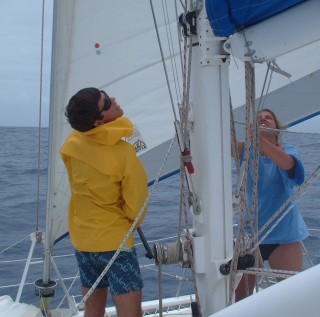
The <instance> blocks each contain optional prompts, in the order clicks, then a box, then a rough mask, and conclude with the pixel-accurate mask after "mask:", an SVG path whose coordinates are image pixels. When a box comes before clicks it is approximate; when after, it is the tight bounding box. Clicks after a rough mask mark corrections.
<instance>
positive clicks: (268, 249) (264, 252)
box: [259, 243, 279, 261]
mask: <svg viewBox="0 0 320 317" xmlns="http://www.w3.org/2000/svg"><path fill="white" fill-rule="evenodd" d="M278 246H279V243H275V244H260V245H259V249H260V253H261V256H262V259H263V261H267V260H269V256H270V254H271V253H272V252H273V251H274V250H275V249H276V248H277V247H278Z"/></svg>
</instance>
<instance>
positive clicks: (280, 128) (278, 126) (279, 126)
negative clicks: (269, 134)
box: [258, 108, 286, 143]
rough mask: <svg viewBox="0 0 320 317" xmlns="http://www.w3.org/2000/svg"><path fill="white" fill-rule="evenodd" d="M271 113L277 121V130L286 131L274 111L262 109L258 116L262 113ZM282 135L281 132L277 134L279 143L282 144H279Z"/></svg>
mask: <svg viewBox="0 0 320 317" xmlns="http://www.w3.org/2000/svg"><path fill="white" fill-rule="evenodd" d="M264 111H265V112H269V113H270V114H271V115H272V117H273V119H274V121H275V123H276V128H277V129H279V130H284V129H285V128H286V127H285V126H284V125H282V124H281V123H280V121H279V119H278V118H277V116H276V114H275V113H274V112H273V111H272V110H270V109H268V108H263V109H261V110H260V111H259V113H258V115H259V114H260V113H261V112H264ZM280 133H281V131H279V132H278V133H277V139H276V140H277V143H280V142H279V140H280Z"/></svg>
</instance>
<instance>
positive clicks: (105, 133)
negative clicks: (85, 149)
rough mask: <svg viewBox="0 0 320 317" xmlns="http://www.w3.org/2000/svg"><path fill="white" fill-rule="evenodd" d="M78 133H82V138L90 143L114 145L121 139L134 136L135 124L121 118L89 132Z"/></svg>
mask: <svg viewBox="0 0 320 317" xmlns="http://www.w3.org/2000/svg"><path fill="white" fill-rule="evenodd" d="M77 133H80V136H81V137H84V138H87V139H88V140H90V142H93V143H98V144H104V145H113V144H116V143H117V142H118V141H119V140H120V139H121V138H123V137H129V136H131V135H132V133H133V124H132V122H131V121H130V120H129V119H128V118H125V117H120V118H117V119H116V120H114V121H111V122H108V123H105V124H102V125H99V126H98V127H96V128H94V129H91V130H89V131H86V132H77Z"/></svg>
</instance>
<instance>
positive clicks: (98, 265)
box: [75, 248, 143, 295]
mask: <svg viewBox="0 0 320 317" xmlns="http://www.w3.org/2000/svg"><path fill="white" fill-rule="evenodd" d="M75 254H76V258H77V261H78V266H79V271H80V280H81V284H82V286H83V287H86V288H91V286H92V285H93V284H94V282H95V281H96V280H97V278H98V277H99V276H100V274H101V273H102V271H103V270H104V269H105V267H106V266H107V264H108V263H109V261H110V260H111V258H112V256H113V255H114V254H115V251H109V252H81V251H77V250H75ZM105 287H109V288H110V292H111V294H113V295H119V294H125V293H129V292H130V290H134V291H138V290H141V289H142V288H143V282H142V277H141V273H140V268H139V263H138V259H137V254H136V250H135V249H134V248H132V249H126V251H121V252H120V253H119V255H118V256H117V258H116V260H115V261H114V262H113V264H112V265H111V267H110V268H109V270H108V272H107V273H106V274H105V276H104V277H103V278H102V280H101V281H100V282H99V284H98V286H97V288H105Z"/></svg>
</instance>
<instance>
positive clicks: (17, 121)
mask: <svg viewBox="0 0 320 317" xmlns="http://www.w3.org/2000/svg"><path fill="white" fill-rule="evenodd" d="M50 2H51V1H50ZM49 5H51V4H49ZM0 8H1V9H0V47H1V54H0V87H1V90H0V126H38V122H39V108H40V97H39V96H40V67H41V63H40V60H41V30H42V18H41V15H42V0H31V1H25V0H0ZM46 12H48V10H46ZM49 20H50V21H51V19H49ZM49 27H50V25H46V29H45V32H46V37H47V38H50V36H48V31H49ZM49 34H50V33H49ZM47 42H48V41H47ZM44 47H45V58H46V60H45V64H44V65H45V68H44V70H43V71H44V76H45V77H44V79H45V81H44V88H45V91H44V94H43V96H44V97H43V103H44V106H45V108H44V109H43V116H42V117H43V125H45V126H47V125H48V118H47V117H48V84H49V65H50V63H49V54H50V45H49V43H45V46H44Z"/></svg>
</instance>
